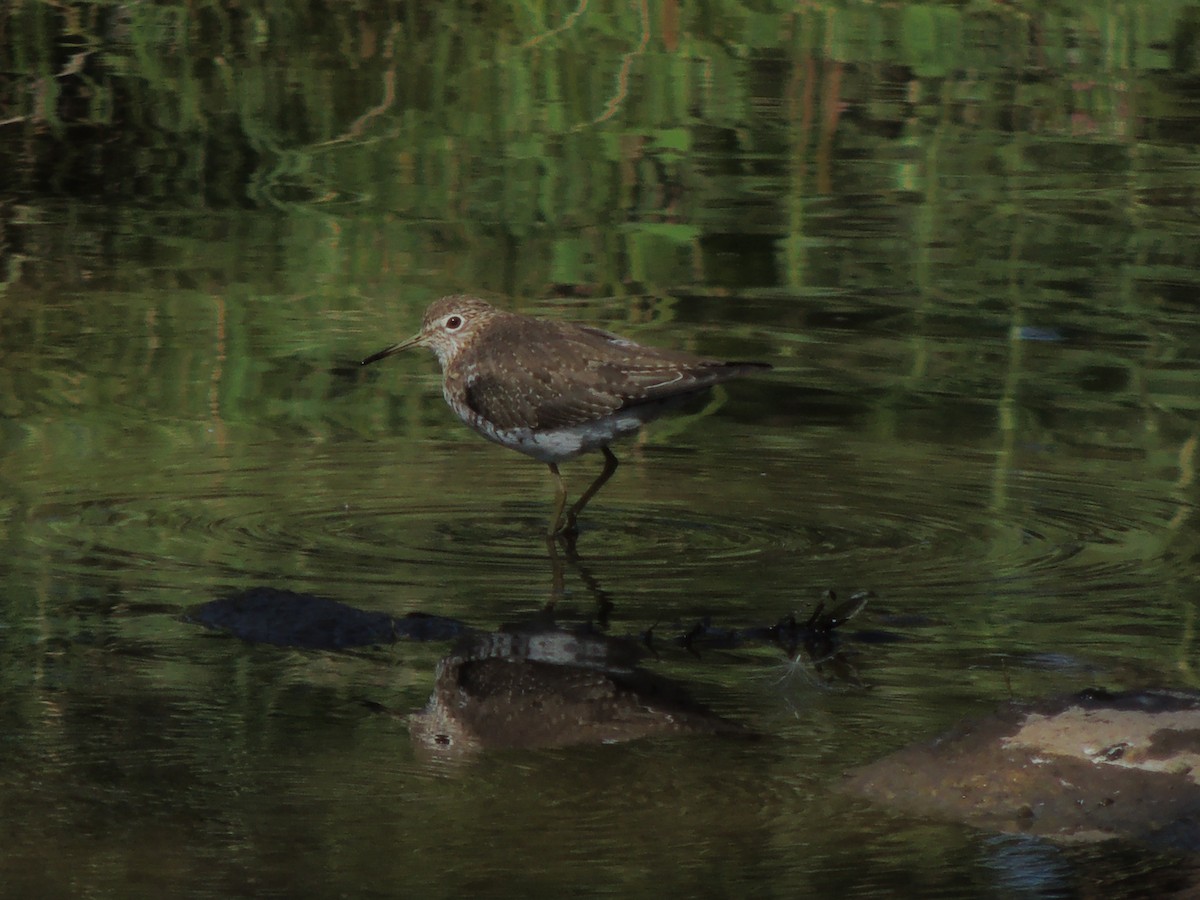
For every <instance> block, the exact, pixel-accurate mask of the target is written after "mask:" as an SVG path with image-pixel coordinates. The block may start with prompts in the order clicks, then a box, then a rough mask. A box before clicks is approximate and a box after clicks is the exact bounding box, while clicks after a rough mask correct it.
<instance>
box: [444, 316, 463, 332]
mask: <svg viewBox="0 0 1200 900" xmlns="http://www.w3.org/2000/svg"><path fill="white" fill-rule="evenodd" d="M460 328H462V316H451V317H450V318H448V319H447V320H446V330H447V331H458V329H460Z"/></svg>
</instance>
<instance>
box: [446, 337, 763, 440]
mask: <svg viewBox="0 0 1200 900" xmlns="http://www.w3.org/2000/svg"><path fill="white" fill-rule="evenodd" d="M483 342H486V343H483ZM478 350H479V352H478V353H476V354H473V357H474V359H473V361H471V362H470V363H468V364H466V365H465V366H464V371H463V372H462V373H461V374H462V377H463V382H464V385H465V391H466V401H467V405H468V406H469V407H470V408H471V409H472V410H473V411H474V412H475V413H477V414H478V415H480V416H482V417H483V418H485V419H487V420H488V421H490V422H491V423H492V424H493V425H495V426H496V427H498V428H519V427H532V428H535V429H552V428H569V427H572V426H575V425H581V424H584V423H586V422H590V421H594V420H596V419H600V418H603V417H605V416H609V415H612V414H613V413H616V412H619V411H620V410H622V409H626V408H629V407H632V406H637V405H640V404H643V403H654V402H657V401H662V400H667V399H672V398H676V397H682V396H684V395H686V394H689V393H694V392H698V391H701V390H704V389H705V388H708V387H711V386H712V385H714V384H718V383H720V382H722V381H728V380H729V379H731V378H736V377H738V376H739V375H744V374H746V372H747V371H749V370H750V369H752V368H758V367H759V366H758V365H757V364H746V363H726V362H721V361H719V360H711V359H704V358H703V357H699V356H694V355H692V354H690V353H683V352H680V351H672V350H659V349H657V348H653V347H645V346H643V345H641V344H637V343H635V342H633V341H630V340H627V339H625V338H622V337H619V336H617V335H613V334H609V333H608V332H605V331H600V330H599V329H595V328H588V327H584V326H578V325H571V324H569V323H559V322H545V321H541V320H531V319H525V318H520V319H516V318H515V319H514V320H512V321H511V322H508V321H506V322H503V323H501V322H496V323H494V327H493V328H492V329H490V331H489V333H488V335H487V336H486V337H485V338H482V339H481V346H480V347H479V348H478Z"/></svg>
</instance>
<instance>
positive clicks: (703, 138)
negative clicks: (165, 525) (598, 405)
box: [0, 0, 1196, 293]
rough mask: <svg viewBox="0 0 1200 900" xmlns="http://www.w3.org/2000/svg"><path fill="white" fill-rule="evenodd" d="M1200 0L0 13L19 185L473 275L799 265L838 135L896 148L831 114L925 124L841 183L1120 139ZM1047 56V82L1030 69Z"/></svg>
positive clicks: (893, 179)
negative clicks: (279, 230) (724, 246)
mask: <svg viewBox="0 0 1200 900" xmlns="http://www.w3.org/2000/svg"><path fill="white" fill-rule="evenodd" d="M643 8H644V9H645V10H646V17H645V18H643V13H642V10H643ZM1190 9H1191V7H1190V6H1189V5H1188V4H1187V3H1185V2H1183V0H1177V2H1163V3H1156V4H1133V5H1114V6H1109V7H1104V8H1102V9H1097V8H1095V7H1094V5H1092V4H1087V3H1083V2H1079V3H1076V4H1065V5H1064V4H1059V5H1057V6H1056V7H1055V8H1054V9H1052V10H1044V9H1042V8H1041V7H1037V6H1034V5H1033V4H1028V5H1023V4H1007V5H1000V4H961V3H957V2H932V0H931V2H926V3H913V4H898V5H865V4H861V3H852V2H833V3H824V4H809V5H802V6H799V7H798V6H797V5H796V4H794V3H792V2H784V0H775V2H769V3H765V4H763V3H759V4H748V3H745V2H737V0H728V2H722V3H716V4H706V5H703V6H694V5H686V6H685V5H682V4H678V3H677V2H675V0H661V2H659V3H648V4H647V5H646V6H645V7H642V5H640V4H627V3H616V2H610V3H601V2H589V0H583V2H580V3H579V4H578V5H574V6H568V7H567V8H565V9H563V8H559V7H553V6H551V5H540V6H539V5H530V4H517V5H511V6H506V5H503V4H489V5H485V6H483V7H480V6H479V5H477V4H455V3H446V4H412V3H401V2H390V3H366V2H354V3H342V2H332V0H324V2H320V0H319V2H316V3H310V4H292V3H282V4H278V3H271V2H267V0H257V2H254V0H252V2H248V3H239V4H231V3H226V2H218V0H212V2H207V3H202V4H186V5H185V4H182V3H170V2H164V3H157V4H151V3H142V4H124V3H116V2H95V0H93V2H83V0H77V2H74V3H66V4H62V5H57V4H50V3H45V2H35V0H28V2H23V3H18V4H13V5H11V6H10V7H9V8H7V10H6V11H5V12H3V13H0V28H2V29H3V35H4V40H3V41H0V69H2V70H3V71H4V72H6V73H7V74H8V75H9V76H10V79H9V81H8V82H7V87H6V88H5V90H6V91H7V94H6V95H5V96H3V97H0V100H3V101H4V102H3V104H2V105H3V107H4V108H5V109H7V110H10V111H11V113H10V116H9V119H8V120H7V122H6V124H5V126H4V127H3V129H0V169H2V170H3V171H5V172H7V173H10V178H9V183H8V187H7V190H8V191H9V192H10V193H11V194H13V195H23V196H29V195H34V196H37V195H39V194H59V195H62V194H66V195H72V196H100V197H103V198H105V199H106V200H107V201H109V202H111V203H113V204H116V205H124V204H128V203H135V204H136V205H138V206H140V207H143V208H145V207H149V208H160V209H179V208H183V209H189V208H206V209H210V210H211V209H221V210H238V209H242V208H245V207H258V208H260V209H263V210H275V211H278V212H279V213H280V214H281V215H282V216H283V217H284V219H285V221H286V222H287V231H288V236H287V237H286V238H284V239H283V241H282V242H281V244H282V246H283V248H284V254H283V255H282V256H281V258H280V265H281V266H283V267H285V268H286V269H287V270H288V271H289V272H292V273H294V275H295V277H296V279H297V280H298V281H299V282H303V283H311V281H312V280H313V277H316V278H318V279H342V280H347V279H349V280H361V279H362V278H364V277H368V276H369V273H370V272H371V270H372V269H373V268H378V267H379V266H380V265H381V257H382V258H383V259H382V263H383V264H384V265H395V264H397V261H403V260H408V261H414V260H420V259H423V258H425V257H427V256H428V254H429V253H430V252H431V250H432V249H433V248H437V247H445V246H447V245H448V244H450V245H461V246H473V247H477V248H480V249H479V252H478V253H477V254H474V255H475V256H476V257H477V258H478V259H479V260H480V263H479V266H480V268H479V269H478V270H476V271H468V270H464V271H462V272H461V273H456V274H458V275H460V277H461V279H462V283H463V284H464V285H477V286H480V287H490V288H492V289H494V290H498V291H503V292H507V293H522V292H526V291H530V292H536V291H540V290H542V289H543V288H544V285H545V284H546V283H548V282H556V283H561V284H572V283H587V284H589V285H592V286H594V287H596V288H598V289H600V290H603V291H605V292H608V293H620V292H622V291H625V290H629V289H633V290H639V289H648V290H662V289H664V288H669V287H670V286H671V285H679V284H689V283H691V282H693V281H694V280H695V278H696V275H697V273H698V272H702V271H716V270H718V269H721V270H723V269H724V268H725V266H724V264H720V265H717V264H715V262H714V260H712V259H710V258H707V254H708V253H709V252H710V251H709V248H711V247H714V246H718V245H719V244H720V243H721V242H720V241H719V240H718V241H715V242H714V241H710V240H708V238H710V237H712V236H721V235H729V234H743V235H753V236H760V237H761V239H762V240H763V241H766V242H771V243H773V245H774V247H775V252H777V253H778V255H779V257H780V266H779V270H780V271H781V272H783V273H785V280H786V283H788V284H789V285H790V286H792V287H793V288H796V287H800V286H802V285H803V284H804V283H805V282H806V281H807V280H808V279H810V278H814V277H817V278H819V277H820V271H819V268H814V266H817V267H819V266H820V265H822V264H823V261H822V260H821V259H820V258H819V257H814V255H813V252H812V251H813V248H818V247H820V246H821V245H822V241H823V237H822V236H821V235H819V234H810V233H808V232H809V231H810V230H811V229H812V228H813V227H814V224H815V223H816V222H817V221H818V220H815V219H814V218H813V217H812V216H811V214H810V212H809V207H810V206H811V204H812V202H813V200H814V199H815V198H816V197H817V196H818V195H819V194H820V193H821V192H822V191H823V190H825V189H826V188H825V187H824V186H823V185H822V184H821V183H820V181H819V180H818V179H817V177H816V176H815V174H814V173H815V172H817V171H819V170H820V167H821V166H822V165H825V163H822V161H821V160H822V159H825V160H826V162H827V161H828V159H829V158H831V157H830V152H831V148H835V147H836V153H835V155H836V156H838V157H840V158H843V159H844V158H848V157H851V156H862V157H867V158H872V157H873V155H874V154H875V152H876V151H877V149H878V148H877V147H876V144H877V143H878V137H877V135H875V134H873V133H871V132H869V131H863V130H861V129H860V127H859V124H858V123H857V122H856V121H855V120H854V119H853V118H842V119H841V120H838V119H837V118H836V117H834V116H833V115H832V113H833V112H834V111H835V110H837V109H838V108H840V107H842V106H845V107H847V108H863V109H867V110H870V112H871V113H872V114H873V116H874V117H875V118H876V119H877V120H878V121H880V122H887V123H889V125H891V124H892V123H894V125H895V127H897V128H898V129H899V130H900V135H899V136H900V138H901V143H898V144H896V145H895V146H894V148H893V149H892V150H887V151H885V152H884V153H883V154H882V156H881V157H880V162H879V163H878V164H877V165H875V166H874V167H865V166H854V167H850V166H843V167H842V168H841V169H840V170H839V171H838V172H837V173H836V177H837V179H838V188H839V190H841V191H843V192H850V193H859V194H864V195H865V194H875V193H882V194H887V193H888V192H891V191H894V190H897V189H899V190H901V191H903V192H906V193H911V194H914V195H916V194H920V193H921V192H923V191H925V190H927V189H928V188H929V186H931V185H936V184H939V183H943V182H944V179H946V178H958V177H964V175H965V173H970V172H977V171H981V170H992V171H996V170H999V171H1009V172H1013V173H1019V172H1022V171H1028V170H1030V169H1031V168H1033V169H1035V170H1036V169H1038V168H1041V167H1042V166H1044V165H1045V164H1046V160H1044V159H1040V160H1036V161H1034V160H1032V159H1031V155H1032V154H1038V153H1041V152H1043V149H1044V150H1045V151H1046V152H1049V153H1051V154H1063V153H1071V152H1074V151H1072V150H1071V149H1070V148H1067V147H1064V146H1063V145H1062V144H1058V143H1055V142H1054V141H1053V140H1051V141H1047V142H1046V143H1044V144H1042V145H1038V144H1026V143H1022V142H1021V141H1019V140H1017V141H1008V140H999V141H998V140H997V137H996V132H995V131H993V130H992V128H991V127H969V126H967V127H964V124H963V123H964V122H968V121H969V122H977V123H980V125H981V126H983V125H987V126H990V125H991V124H993V123H1012V128H1013V129H1014V130H1015V131H1016V132H1017V133H1018V134H1020V133H1023V132H1024V131H1025V130H1031V131H1036V132H1037V133H1039V134H1040V135H1043V136H1046V135H1050V136H1054V135H1057V134H1070V133H1072V132H1073V131H1076V130H1079V129H1082V128H1087V129H1090V131H1089V135H1090V137H1089V140H1090V142H1091V144H1090V145H1089V146H1090V148H1091V149H1090V151H1089V152H1090V153H1093V155H1094V154H1095V152H1097V151H1098V150H1099V149H1100V147H1101V145H1102V146H1105V147H1108V148H1110V149H1111V150H1112V152H1113V156H1114V157H1115V158H1116V159H1117V160H1120V159H1123V158H1124V155H1125V152H1126V140H1127V129H1128V127H1129V125H1128V123H1129V121H1130V109H1129V107H1130V105H1131V104H1133V103H1137V104H1140V105H1141V106H1142V107H1143V108H1148V107H1153V108H1155V109H1159V110H1162V111H1163V112H1164V113H1166V112H1168V111H1169V110H1170V109H1171V107H1172V106H1173V105H1176V104H1180V103H1182V102H1183V100H1182V98H1180V97H1179V96H1178V95H1177V90H1176V89H1175V88H1173V87H1172V86H1171V85H1170V84H1169V83H1164V82H1161V81H1160V80H1158V78H1157V73H1158V72H1159V71H1160V70H1161V69H1163V68H1165V67H1169V66H1171V65H1172V64H1173V65H1174V66H1175V67H1176V69H1177V70H1182V69H1187V68H1188V67H1191V68H1194V67H1195V58H1196V54H1195V53H1194V52H1193V50H1194V45H1195V43H1196V42H1195V40H1194V32H1195V30H1196V29H1195V28H1194V27H1193V24H1194V23H1193V19H1194V18H1195V17H1194V14H1193V13H1191V12H1189V10H1190ZM672 17H674V18H672ZM672 21H674V22H675V24H674V25H672V24H670V23H671V22H672ZM1190 23H1191V24H1190ZM1164 48H1167V49H1164ZM1024 66H1031V67H1032V69H1031V71H1032V72H1033V73H1034V74H1035V75H1036V77H1030V78H1021V79H1016V80H1015V81H1014V73H1019V72H1021V71H1022V67H1024ZM888 67H890V68H888ZM881 71H889V72H890V73H892V74H891V76H890V77H892V78H894V79H895V81H894V82H891V83H885V82H884V81H883V80H881V76H880V75H879V74H878V73H879V72H881ZM835 76H836V77H835ZM1131 81H1136V88H1134V87H1131ZM899 87H902V88H903V91H900V90H898V89H897V88H899ZM1006 127H1007V126H1006ZM821 148H823V149H821ZM892 152H896V153H897V155H898V156H899V157H901V158H900V159H899V160H898V161H897V162H896V163H895V164H894V165H893V164H890V163H887V162H883V161H882V160H884V159H886V158H887V156H888V154H889V153H892ZM778 159H789V160H790V161H791V164H790V167H789V168H787V169H785V170H783V171H780V170H779V169H778V168H776V164H775V161H776V160H778ZM1093 162H1094V158H1093ZM1110 164H1111V163H1105V165H1110ZM1116 165H1117V166H1120V165H1122V163H1120V162H1117V163H1116ZM929 199H930V200H931V201H933V202H935V203H936V202H937V201H938V200H939V199H941V200H943V201H945V200H948V199H949V197H948V196H947V195H945V194H942V195H938V194H936V193H935V194H931V195H930V196H929ZM992 199H993V200H995V199H996V198H992ZM1018 212H1019V211H1017V210H1011V211H1010V213H1007V214H1017V213H1018ZM946 214H947V211H946V210H944V209H943V210H939V209H938V208H937V207H936V206H932V205H931V206H926V207H924V208H923V210H922V216H921V217H920V219H919V221H917V222H916V223H915V224H914V228H915V229H916V230H917V231H918V232H919V233H920V234H921V235H922V236H923V239H924V240H930V241H933V240H937V233H938V230H939V228H951V229H952V230H954V231H955V232H961V230H962V229H961V228H959V226H958V225H957V224H951V223H950V222H948V221H947V219H946ZM987 214H990V215H997V214H1005V213H1002V211H1001V210H1000V208H998V207H997V208H996V209H995V210H993V211H992V212H990V213H987ZM617 226H619V227H617ZM150 227H151V228H152V229H155V226H153V225H151V226H150ZM333 235H336V243H332V242H331V241H332V240H333V238H332V237H331V236H333ZM381 235H386V237H383V238H381ZM153 236H154V237H155V238H156V239H157V236H158V235H157V233H156V229H155V233H154V235H153ZM984 239H986V235H984ZM484 248H486V249H484ZM234 249H236V248H234ZM196 252H198V253H212V252H220V250H215V249H214V248H213V247H212V246H207V247H202V248H199V249H198V250H197V251H196ZM512 257H515V265H512V266H496V265H494V264H493V263H492V262H484V261H483V260H494V259H496V258H504V259H508V258H512ZM615 260H623V261H624V262H623V263H620V264H618V263H616V262H614V261H615ZM626 264H627V266H626ZM622 268H624V270H623V271H619V269H622ZM772 271H773V269H772ZM309 273H315V276H310V274H309Z"/></svg>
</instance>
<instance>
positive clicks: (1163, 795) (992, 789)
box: [844, 690, 1200, 851]
mask: <svg viewBox="0 0 1200 900" xmlns="http://www.w3.org/2000/svg"><path fill="white" fill-rule="evenodd" d="M1198 763H1200V694H1197V693H1195V692H1182V691H1166V690H1149V691H1139V692H1130V693H1123V694H1109V693H1106V692H1103V691H1085V692H1083V693H1081V694H1077V695H1075V696H1072V697H1067V698H1063V699H1058V700H1050V701H1044V702H1041V703H1037V704H1032V705H1017V704H1014V705H1012V706H1009V707H1006V708H1005V709H1004V710H1003V711H1001V712H1000V713H998V714H996V715H994V716H991V717H989V718H986V719H982V720H980V721H976V722H971V723H966V724H963V725H960V726H959V727H957V728H956V729H954V730H953V731H951V732H950V733H949V734H946V735H944V736H942V737H940V738H938V739H937V740H935V741H933V742H932V743H929V744H923V745H917V746H913V747H908V748H905V749H903V750H900V751H898V752H896V753H893V754H892V755H890V756H887V757H885V758H883V759H881V760H879V761H877V762H874V763H871V764H870V765H867V766H864V767H862V768H860V769H858V770H856V771H854V772H852V773H851V774H850V776H849V778H848V780H847V781H846V782H845V784H844V787H845V789H846V790H849V791H851V792H853V793H857V794H861V795H864V796H866V797H868V798H870V799H871V800H873V801H875V802H877V803H882V804H887V805H889V806H892V807H894V808H896V809H898V810H900V811H902V812H907V813H912V814H917V815H924V816H933V817H936V818H943V819H954V820H959V821H964V822H967V823H969V824H972V825H976V826H978V827H981V828H987V829H992V830H997V831H1006V832H1027V833H1030V834H1036V835H1040V836H1043V837H1048V838H1052V839H1055V840H1070V841H1095V840H1104V839H1108V838H1114V837H1125V838H1131V839H1134V840H1138V841H1142V842H1147V843H1151V844H1154V845H1156V846H1163V847H1171V848H1177V849H1187V850H1191V851H1194V850H1200V766H1198Z"/></svg>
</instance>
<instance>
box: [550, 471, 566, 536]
mask: <svg viewBox="0 0 1200 900" xmlns="http://www.w3.org/2000/svg"><path fill="white" fill-rule="evenodd" d="M546 465H548V466H549V467H550V474H551V475H553V476H554V518H552V519H551V520H550V530H549V531H547V532H546V536H547V537H554V536H555V535H556V534H558V533H559V532H561V531H562V530H563V529H562V514H563V507H564V506H566V505H567V488H566V485H564V484H563V480H562V475H560V474H559V472H558V464H557V463H547V464H546Z"/></svg>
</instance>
